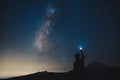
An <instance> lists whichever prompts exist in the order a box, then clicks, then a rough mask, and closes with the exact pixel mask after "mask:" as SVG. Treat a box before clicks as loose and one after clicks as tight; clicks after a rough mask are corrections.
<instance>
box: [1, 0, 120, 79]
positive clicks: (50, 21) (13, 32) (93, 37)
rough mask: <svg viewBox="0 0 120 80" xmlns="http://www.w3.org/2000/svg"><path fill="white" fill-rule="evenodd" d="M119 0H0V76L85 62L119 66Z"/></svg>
mask: <svg viewBox="0 0 120 80" xmlns="http://www.w3.org/2000/svg"><path fill="white" fill-rule="evenodd" d="M118 3H119V0H0V77H11V76H18V75H25V74H29V73H34V72H38V71H52V72H65V71H69V70H71V69H72V66H73V62H74V54H75V53H76V52H79V47H82V48H83V49H84V54H85V64H86V65H87V64H90V63H91V62H94V61H96V62H101V63H104V64H107V65H110V66H120V63H119V62H120V60H119V57H120V54H119V52H120V36H119V34H120V31H119V30H120V27H119V26H120V22H119V21H120V9H119V4H118Z"/></svg>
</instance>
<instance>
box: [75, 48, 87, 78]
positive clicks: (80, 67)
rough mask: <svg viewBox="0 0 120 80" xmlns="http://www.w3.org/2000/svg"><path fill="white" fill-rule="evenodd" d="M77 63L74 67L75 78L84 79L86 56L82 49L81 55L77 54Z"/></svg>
mask: <svg viewBox="0 0 120 80" xmlns="http://www.w3.org/2000/svg"><path fill="white" fill-rule="evenodd" d="M75 59H76V60H75V62H74V65H73V71H74V75H75V78H76V79H77V80H78V78H80V79H83V78H84V73H85V69H84V54H83V50H82V49H81V50H80V52H79V53H76V54H75Z"/></svg>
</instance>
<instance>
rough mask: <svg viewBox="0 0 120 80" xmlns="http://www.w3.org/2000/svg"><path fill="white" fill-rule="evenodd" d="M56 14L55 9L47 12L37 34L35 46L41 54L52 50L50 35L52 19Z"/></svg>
mask: <svg viewBox="0 0 120 80" xmlns="http://www.w3.org/2000/svg"><path fill="white" fill-rule="evenodd" d="M54 13H55V9H54V8H53V7H49V9H47V10H46V16H45V19H44V21H43V23H42V25H41V26H40V28H39V30H38V32H37V34H36V37H35V46H36V47H37V48H38V49H39V50H40V51H41V52H46V51H49V50H50V49H51V46H52V43H51V41H50V38H49V33H50V29H51V23H52V17H53V15H54Z"/></svg>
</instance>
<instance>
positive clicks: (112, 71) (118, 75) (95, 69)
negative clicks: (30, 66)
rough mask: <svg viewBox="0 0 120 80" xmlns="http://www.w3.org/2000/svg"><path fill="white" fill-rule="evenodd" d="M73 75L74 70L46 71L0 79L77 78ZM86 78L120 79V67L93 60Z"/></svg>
mask: <svg viewBox="0 0 120 80" xmlns="http://www.w3.org/2000/svg"><path fill="white" fill-rule="evenodd" d="M73 75H74V73H73V71H72V70H71V71H69V72H64V73H53V72H47V71H45V72H37V73H33V74H29V75H25V76H19V77H13V78H8V79H0V80H76V79H74V77H73ZM77 80H80V79H77ZM85 80H120V68H119V67H117V68H116V67H110V66H108V65H105V64H102V63H97V62H93V63H91V64H89V65H87V66H86V76H85Z"/></svg>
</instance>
